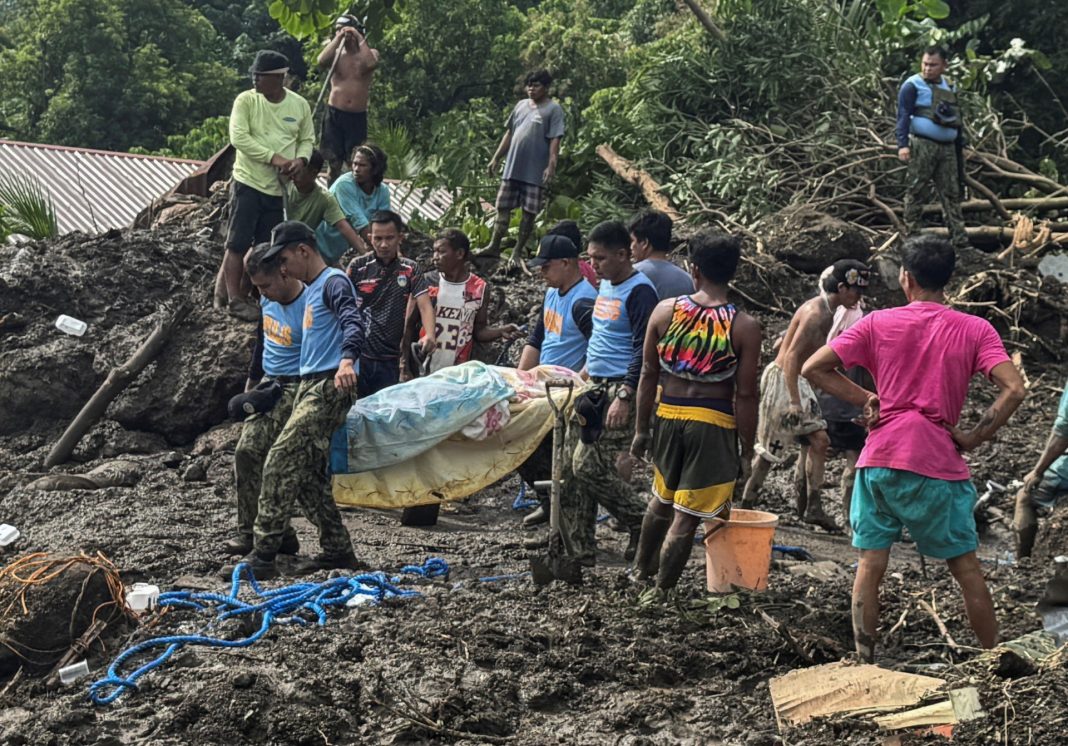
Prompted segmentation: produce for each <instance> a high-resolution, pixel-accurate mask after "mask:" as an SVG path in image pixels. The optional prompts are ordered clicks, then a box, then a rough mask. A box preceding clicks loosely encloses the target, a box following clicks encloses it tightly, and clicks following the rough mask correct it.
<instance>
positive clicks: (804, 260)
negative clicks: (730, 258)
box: [760, 207, 871, 275]
mask: <svg viewBox="0 0 1068 746" xmlns="http://www.w3.org/2000/svg"><path fill="white" fill-rule="evenodd" d="M761 227H762V229H763V230H762V231H760V232H761V233H763V234H764V235H765V239H764V243H765V245H766V247H767V250H768V252H769V253H770V254H771V255H772V256H774V257H775V258H776V259H778V260H779V261H781V262H784V263H786V264H788V265H790V266H791V267H793V268H794V269H797V270H800V271H801V272H807V273H808V274H815V275H818V274H819V273H820V272H822V271H823V270H824V269H825V268H826V267H827V266H829V265H831V264H834V262H836V261H838V260H839V259H857V260H859V261H862V262H866V261H868V257H869V256H870V255H871V244H870V242H869V241H868V238H867V236H865V234H864V233H862V232H861V231H860V230H858V229H857V228H855V227H853V226H852V225H850V224H849V223H846V222H844V221H842V220H839V219H838V218H834V217H831V216H830V215H826V214H824V213H822V212H817V211H815V210H812V209H810V208H807V207H801V208H791V209H787V210H783V211H782V212H780V213H778V214H777V215H773V216H771V217H770V218H766V219H765V220H764V221H762V225H761Z"/></svg>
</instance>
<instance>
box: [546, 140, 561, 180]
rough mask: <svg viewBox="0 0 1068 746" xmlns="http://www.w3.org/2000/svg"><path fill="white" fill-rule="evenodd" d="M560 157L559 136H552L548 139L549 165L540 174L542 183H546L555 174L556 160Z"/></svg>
mask: <svg viewBox="0 0 1068 746" xmlns="http://www.w3.org/2000/svg"><path fill="white" fill-rule="evenodd" d="M559 158H560V138H559V137H554V138H553V139H552V140H549V165H548V166H546V167H545V171H544V172H543V173H542V175H541V182H542V184H548V183H549V182H550V181H552V178H553V176H555V175H556V161H557V159H559Z"/></svg>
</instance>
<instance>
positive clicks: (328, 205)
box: [286, 150, 371, 266]
mask: <svg viewBox="0 0 1068 746" xmlns="http://www.w3.org/2000/svg"><path fill="white" fill-rule="evenodd" d="M322 170H323V154H322V153H320V152H319V151H318V150H313V151H312V154H311V157H310V158H308V165H306V166H305V167H304V168H300V169H297V172H296V173H295V174H293V183H292V184H287V185H286V197H287V200H286V209H287V210H288V213H289V214H288V215H287V217H288V218H289V219H290V220H298V221H300V222H301V223H304V224H305V225H308V226H311V227H312V228H315V229H318V228H319V224H320V223H325V224H326V225H331V226H333V227H334V228H335V229H336V230H337V232H338V233H339V234H340V235H341V236H342V237H343V238H344V239H345V242H346V243H347V244H348V245H349V246H350V247H351V248H353V249H355V250H356V252H357V253H359V254H366V253H367V252H368V251H370V250H371V249H370V247H369V246H368V245H367V244H366V243H365V242H364V240H363V237H362V236H360V234H358V233H357V232H356V231H355V230H353V227H352V225H350V224H349V221H348V220H346V219H345V213H343V212H342V211H341V207H340V206H339V205H338V203H337V199H335V197H334V195H332V194H331V193H330V192H328V191H327V190H325V189H323V188H322V187H321V186H319V181H318V179H319V172H320V171H322ZM316 243H317V245H319V253H320V254H322V255H323V259H325V260H326V263H327V264H329V265H331V266H337V262H338V259H340V256H334V255H333V252H330V251H325V250H324V247H323V246H322V245H321V244H319V242H318V241H316Z"/></svg>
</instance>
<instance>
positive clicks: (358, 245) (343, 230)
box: [334, 218, 371, 254]
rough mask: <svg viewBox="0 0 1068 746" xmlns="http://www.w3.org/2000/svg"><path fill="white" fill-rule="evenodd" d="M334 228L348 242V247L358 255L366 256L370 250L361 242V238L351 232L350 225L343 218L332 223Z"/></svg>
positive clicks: (353, 231) (354, 232)
mask: <svg viewBox="0 0 1068 746" xmlns="http://www.w3.org/2000/svg"><path fill="white" fill-rule="evenodd" d="M334 227H335V228H337V231H338V233H340V234H341V235H342V236H344V237H345V240H346V241H348V242H349V246H351V247H352V248H353V249H355V250H356V253H358V254H366V253H367V252H368V251H370V250H371V247H369V246H368V245H367V244H366V243H365V242H364V240H363V236H361V235H360V234H359V233H357V232H356V231H355V230H353V228H352V225H351V224H350V223H349V221H348V220H346V219H345V218H341V220H339V221H337V222H336V223H334Z"/></svg>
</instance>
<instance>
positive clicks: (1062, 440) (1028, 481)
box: [1023, 430, 1068, 490]
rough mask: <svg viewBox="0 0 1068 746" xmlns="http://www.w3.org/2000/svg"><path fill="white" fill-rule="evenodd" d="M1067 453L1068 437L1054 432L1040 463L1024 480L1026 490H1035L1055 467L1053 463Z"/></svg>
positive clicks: (1050, 436) (1047, 442)
mask: <svg viewBox="0 0 1068 746" xmlns="http://www.w3.org/2000/svg"><path fill="white" fill-rule="evenodd" d="M1065 451H1068V436H1066V435H1061V434H1060V433H1058V432H1057V431H1056V430H1053V431H1052V432H1051V433H1050V434H1049V440H1047V441H1046V447H1045V449H1044V450H1043V451H1042V455H1041V456H1040V457H1039V459H1038V463H1037V464H1035V468H1033V469H1031V471H1030V472H1028V474H1027V476H1025V477H1024V478H1023V483H1024V489H1025V490H1032V489H1034V488H1035V486H1036V485H1037V484H1038V482H1039V480H1041V479H1042V475H1043V474H1045V473H1046V470H1047V469H1048V468H1049V467H1051V466H1053V462H1054V461H1056V460H1057V459H1059V458H1060V457H1061V456H1063V455H1064V452H1065Z"/></svg>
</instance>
